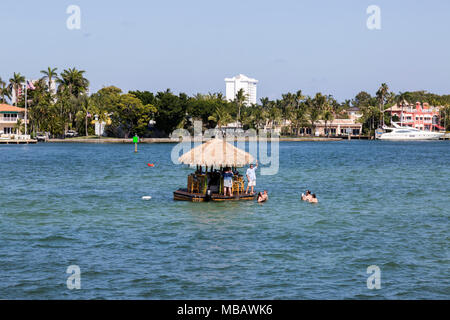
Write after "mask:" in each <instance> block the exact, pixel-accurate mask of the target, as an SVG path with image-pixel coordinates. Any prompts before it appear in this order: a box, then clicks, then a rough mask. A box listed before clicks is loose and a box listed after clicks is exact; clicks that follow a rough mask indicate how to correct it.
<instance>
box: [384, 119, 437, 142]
mask: <svg viewBox="0 0 450 320" xmlns="http://www.w3.org/2000/svg"><path fill="white" fill-rule="evenodd" d="M392 125H393V127H392V128H390V127H386V126H385V127H383V132H382V133H378V134H377V135H376V138H377V139H380V140H438V139H439V138H440V137H442V136H443V135H444V133H441V132H433V131H424V130H419V129H416V128H411V127H402V126H399V125H398V124H397V123H395V122H392Z"/></svg>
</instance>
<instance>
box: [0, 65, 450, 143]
mask: <svg viewBox="0 0 450 320" xmlns="http://www.w3.org/2000/svg"><path fill="white" fill-rule="evenodd" d="M41 74H42V77H41V78H40V79H39V80H37V81H35V82H34V89H33V90H28V95H27V106H28V119H29V121H30V125H29V128H30V132H31V133H36V132H49V133H50V134H51V135H52V136H53V137H61V136H64V135H65V132H67V130H76V131H77V132H78V133H79V134H80V135H85V136H88V135H93V134H94V125H93V123H94V122H93V120H94V118H93V117H94V115H95V116H96V117H97V118H98V120H99V121H101V122H105V123H106V127H105V132H106V134H107V135H108V136H111V137H125V138H128V137H131V136H134V135H138V136H140V137H166V136H168V135H169V134H170V133H171V132H172V131H173V130H175V129H178V128H184V129H187V130H193V125H194V121H196V120H201V121H202V123H203V125H204V128H205V129H209V128H215V127H217V126H218V127H224V126H227V124H230V123H238V124H240V125H241V126H242V128H243V129H249V128H253V129H256V130H261V129H264V128H269V129H270V128H275V127H281V130H282V131H281V134H282V135H286V136H298V135H300V134H302V132H303V131H302V130H301V129H303V128H310V129H311V131H310V132H311V134H314V132H315V128H316V126H317V123H318V121H319V120H322V121H323V122H324V125H325V128H327V125H328V124H329V123H331V122H332V121H333V120H334V119H339V118H346V117H348V115H347V113H346V111H347V110H348V109H350V108H352V107H353V108H358V109H359V110H360V112H361V114H362V117H361V118H360V120H359V121H360V122H362V124H363V133H364V134H373V132H374V130H375V129H376V128H377V127H379V126H382V125H383V124H389V123H390V121H391V119H390V115H389V114H388V113H386V112H384V111H385V110H386V109H387V108H389V107H390V106H392V105H394V104H395V103H397V104H399V105H400V106H405V103H406V101H408V102H410V103H411V102H416V101H420V102H421V103H423V102H428V103H429V104H430V105H438V106H444V108H442V110H441V125H443V126H445V127H446V129H447V130H449V129H450V95H436V94H432V93H428V92H426V91H414V92H400V93H398V94H395V93H394V92H392V91H390V89H389V87H388V85H387V84H385V83H383V84H381V86H380V88H379V89H378V90H377V92H376V93H375V94H374V95H373V96H372V95H370V94H369V93H367V92H365V91H361V92H359V93H358V94H357V95H356V96H355V97H354V98H353V99H349V100H345V101H343V102H338V101H337V100H336V99H335V98H334V97H333V96H332V95H327V94H323V93H321V92H318V93H316V94H315V95H313V96H308V95H305V94H303V93H302V91H301V90H299V91H297V92H294V93H291V92H288V93H285V94H282V95H281V97H280V98H279V99H275V100H271V99H269V98H261V99H260V103H258V104H251V105H248V104H247V103H246V101H247V97H246V96H245V93H244V91H243V90H240V91H239V92H238V93H237V95H236V98H235V99H234V101H227V100H226V99H225V98H224V96H223V94H222V93H208V94H196V95H194V96H188V95H187V94H185V93H179V94H174V93H173V92H171V91H170V89H167V90H165V91H160V92H157V93H152V92H150V91H129V92H128V93H124V92H122V90H121V89H120V88H117V87H114V86H108V87H104V88H102V89H100V90H98V91H97V92H95V93H93V94H89V92H88V88H89V80H88V79H87V78H86V77H85V71H84V70H77V69H76V68H69V69H65V70H63V71H62V72H61V73H59V74H58V72H57V68H50V67H48V68H47V69H46V70H42V71H41ZM53 81H55V82H56V90H54V91H53V90H51V88H52V82H53ZM24 82H25V77H24V76H23V75H21V74H20V73H14V74H13V76H12V77H11V78H10V79H9V81H8V82H6V81H3V80H2V79H1V78H0V99H1V100H0V101H1V102H2V103H8V100H10V99H11V97H12V92H13V90H14V91H15V92H18V89H19V88H20V86H22V85H23V83H24ZM15 105H16V106H19V107H24V105H25V101H24V96H23V95H21V96H20V97H19V99H17V100H16V101H15ZM18 126H19V129H20V130H21V131H23V124H21V123H20V122H19V123H18Z"/></svg>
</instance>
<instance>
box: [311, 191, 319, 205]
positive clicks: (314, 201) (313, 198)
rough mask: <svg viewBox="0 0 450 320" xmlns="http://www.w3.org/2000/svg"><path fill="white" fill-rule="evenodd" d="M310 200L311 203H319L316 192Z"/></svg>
mask: <svg viewBox="0 0 450 320" xmlns="http://www.w3.org/2000/svg"><path fill="white" fill-rule="evenodd" d="M308 201H309V202H311V203H318V202H319V200H317V197H316V194H315V193H313V194H312V195H311V199H309V200H308Z"/></svg>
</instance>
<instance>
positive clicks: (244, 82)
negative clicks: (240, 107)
mask: <svg viewBox="0 0 450 320" xmlns="http://www.w3.org/2000/svg"><path fill="white" fill-rule="evenodd" d="M257 84H258V80H256V79H252V78H249V77H247V76H245V75H243V74H239V75H237V76H235V77H233V78H225V92H226V93H225V96H226V99H227V100H228V101H234V99H235V98H236V94H237V93H238V92H239V90H241V89H243V90H244V93H245V94H246V101H245V103H246V105H251V104H256V99H257V96H256V85H257Z"/></svg>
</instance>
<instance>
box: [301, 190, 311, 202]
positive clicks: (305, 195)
mask: <svg viewBox="0 0 450 320" xmlns="http://www.w3.org/2000/svg"><path fill="white" fill-rule="evenodd" d="M311 198H312V196H311V191H309V190H306V194H304V193H302V200H303V201H309V200H310V199H311Z"/></svg>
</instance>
